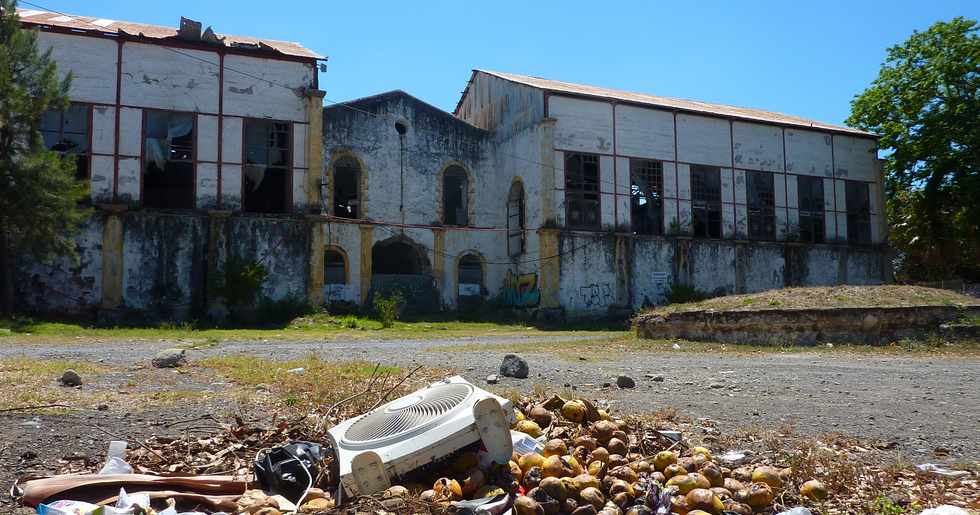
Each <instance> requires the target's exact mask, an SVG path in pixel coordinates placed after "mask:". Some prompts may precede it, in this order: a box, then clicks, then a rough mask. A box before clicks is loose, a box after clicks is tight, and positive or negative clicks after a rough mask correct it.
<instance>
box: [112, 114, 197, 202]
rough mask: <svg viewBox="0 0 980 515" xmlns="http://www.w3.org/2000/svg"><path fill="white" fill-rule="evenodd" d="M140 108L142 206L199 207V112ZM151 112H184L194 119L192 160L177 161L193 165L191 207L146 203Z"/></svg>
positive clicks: (192, 127)
mask: <svg viewBox="0 0 980 515" xmlns="http://www.w3.org/2000/svg"><path fill="white" fill-rule="evenodd" d="M117 109H119V108H118V107H117ZM140 109H141V113H140V114H141V117H142V120H141V121H140V123H141V127H140V132H141V134H142V139H141V140H140V172H139V177H140V207H144V208H150V209H168V210H169V209H195V208H196V207H197V164H198V161H197V154H198V149H197V147H198V145H197V117H198V115H199V113H197V112H195V111H180V110H176V109H154V108H148V107H145V108H140ZM150 113H167V114H168V115H172V114H184V115H189V116H190V117H191V121H192V125H191V134H190V140H191V159H190V160H178V161H176V162H178V163H190V165H191V195H190V206H189V207H157V206H147V205H146V165H147V163H146V140H147V132H146V127H147V124H146V119H147V116H148V115H149V114H150ZM117 138H118V134H117ZM118 157H119V156H117V158H118ZM169 161H170V160H168V162H169Z"/></svg>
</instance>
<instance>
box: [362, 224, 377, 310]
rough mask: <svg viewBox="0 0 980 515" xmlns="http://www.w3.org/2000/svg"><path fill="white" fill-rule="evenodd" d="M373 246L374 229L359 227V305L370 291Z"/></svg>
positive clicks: (364, 300) (365, 299)
mask: <svg viewBox="0 0 980 515" xmlns="http://www.w3.org/2000/svg"><path fill="white" fill-rule="evenodd" d="M373 245H374V227H372V226H370V225H362V226H361V271H360V272H361V303H365V302H367V298H368V292H369V291H371V265H372V255H371V249H372V248H373Z"/></svg>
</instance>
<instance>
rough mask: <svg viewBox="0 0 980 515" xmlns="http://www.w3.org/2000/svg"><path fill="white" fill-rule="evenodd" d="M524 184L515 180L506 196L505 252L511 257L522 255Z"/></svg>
mask: <svg viewBox="0 0 980 515" xmlns="http://www.w3.org/2000/svg"><path fill="white" fill-rule="evenodd" d="M524 229H525V219H524V184H522V183H521V181H518V180H515V181H514V182H513V184H511V185H510V193H508V194H507V251H508V252H509V254H510V255H511V256H518V255H520V254H523V253H524Z"/></svg>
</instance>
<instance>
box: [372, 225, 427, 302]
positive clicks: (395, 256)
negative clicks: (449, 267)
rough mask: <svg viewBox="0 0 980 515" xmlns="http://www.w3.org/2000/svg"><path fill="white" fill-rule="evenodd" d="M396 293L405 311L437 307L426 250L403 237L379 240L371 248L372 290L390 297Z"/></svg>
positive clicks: (373, 293)
mask: <svg viewBox="0 0 980 515" xmlns="http://www.w3.org/2000/svg"><path fill="white" fill-rule="evenodd" d="M395 293H398V294H400V295H401V296H402V298H403V299H404V300H405V312H407V313H423V312H429V311H436V310H438V309H439V306H440V302H439V294H438V291H437V290H436V281H435V277H433V275H432V265H431V264H430V263H429V258H428V257H427V256H426V253H425V249H424V247H422V246H421V245H419V244H417V243H415V242H414V241H412V240H411V239H409V238H407V237H404V236H394V237H391V238H389V239H387V240H384V241H379V242H377V243H375V244H374V247H372V248H371V292H370V294H369V295H368V297H369V299H368V300H369V302H373V299H374V296H375V295H383V296H386V297H387V296H390V295H393V294H395Z"/></svg>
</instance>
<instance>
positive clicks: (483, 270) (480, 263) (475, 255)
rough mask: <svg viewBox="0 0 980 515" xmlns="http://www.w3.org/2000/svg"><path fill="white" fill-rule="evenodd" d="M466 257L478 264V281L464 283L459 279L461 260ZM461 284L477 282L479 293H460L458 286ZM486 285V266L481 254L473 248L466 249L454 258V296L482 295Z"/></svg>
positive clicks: (461, 267)
mask: <svg viewBox="0 0 980 515" xmlns="http://www.w3.org/2000/svg"><path fill="white" fill-rule="evenodd" d="M467 258H472V259H473V260H474V261H475V262H476V264H477V265H478V267H479V270H480V282H479V283H472V282H467V283H464V282H462V281H461V280H460V279H462V274H463V261H465V260H467ZM462 284H479V285H480V293H479V295H462V294H460V292H459V288H460V285H462ZM486 285H487V271H486V266H485V263H484V260H483V256H481V255H480V254H479V253H477V252H476V251H473V250H467V251H465V252H462V253H461V254H460V255H459V257H458V258H456V296H457V297H482V296H483V292H484V291H485V290H486V287H487V286H486Z"/></svg>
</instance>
